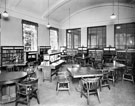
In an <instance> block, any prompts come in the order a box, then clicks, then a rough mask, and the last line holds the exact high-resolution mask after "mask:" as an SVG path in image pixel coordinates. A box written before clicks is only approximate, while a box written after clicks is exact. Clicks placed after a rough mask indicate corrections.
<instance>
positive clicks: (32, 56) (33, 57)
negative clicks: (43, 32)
mask: <svg viewBox="0 0 135 106" xmlns="http://www.w3.org/2000/svg"><path fill="white" fill-rule="evenodd" d="M37 57H38V53H37V52H36V51H35V52H34V51H33V52H26V61H27V62H33V61H37Z"/></svg>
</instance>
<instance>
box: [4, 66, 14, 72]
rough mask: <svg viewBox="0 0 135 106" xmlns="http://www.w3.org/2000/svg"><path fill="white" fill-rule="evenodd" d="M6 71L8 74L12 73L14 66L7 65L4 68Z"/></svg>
mask: <svg viewBox="0 0 135 106" xmlns="http://www.w3.org/2000/svg"><path fill="white" fill-rule="evenodd" d="M6 71H8V72H10V71H14V65H8V66H7V67H6Z"/></svg>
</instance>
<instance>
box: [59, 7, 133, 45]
mask: <svg viewBox="0 0 135 106" xmlns="http://www.w3.org/2000/svg"><path fill="white" fill-rule="evenodd" d="M112 8H113V7H112V4H102V5H95V6H93V7H88V8H85V9H83V10H80V11H78V12H76V13H73V14H71V17H70V28H81V39H82V40H81V45H83V46H87V29H86V28H87V27H91V26H102V25H106V27H107V30H106V34H107V39H106V40H107V41H106V46H109V45H111V46H114V27H113V26H114V24H118V23H129V22H134V21H135V18H134V17H135V13H134V11H133V9H132V8H131V6H129V5H126V4H120V6H119V21H118V17H117V18H116V19H115V20H111V19H110V15H111V14H112ZM114 13H115V14H116V15H117V16H118V6H115V7H114ZM68 19H69V17H68V18H67V19H65V20H64V21H62V22H61V29H63V32H64V29H69V20H68ZM62 35H63V36H65V33H62Z"/></svg>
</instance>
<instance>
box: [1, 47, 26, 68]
mask: <svg viewBox="0 0 135 106" xmlns="http://www.w3.org/2000/svg"><path fill="white" fill-rule="evenodd" d="M21 63H24V47H23V46H1V66H7V65H10V64H21Z"/></svg>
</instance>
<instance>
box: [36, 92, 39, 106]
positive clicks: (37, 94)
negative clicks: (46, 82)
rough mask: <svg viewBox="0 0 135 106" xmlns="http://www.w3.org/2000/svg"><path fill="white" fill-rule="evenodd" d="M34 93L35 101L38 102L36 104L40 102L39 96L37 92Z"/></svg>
mask: <svg viewBox="0 0 135 106" xmlns="http://www.w3.org/2000/svg"><path fill="white" fill-rule="evenodd" d="M35 94H36V99H37V102H38V104H40V101H39V98H38V93H37V92H35Z"/></svg>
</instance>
